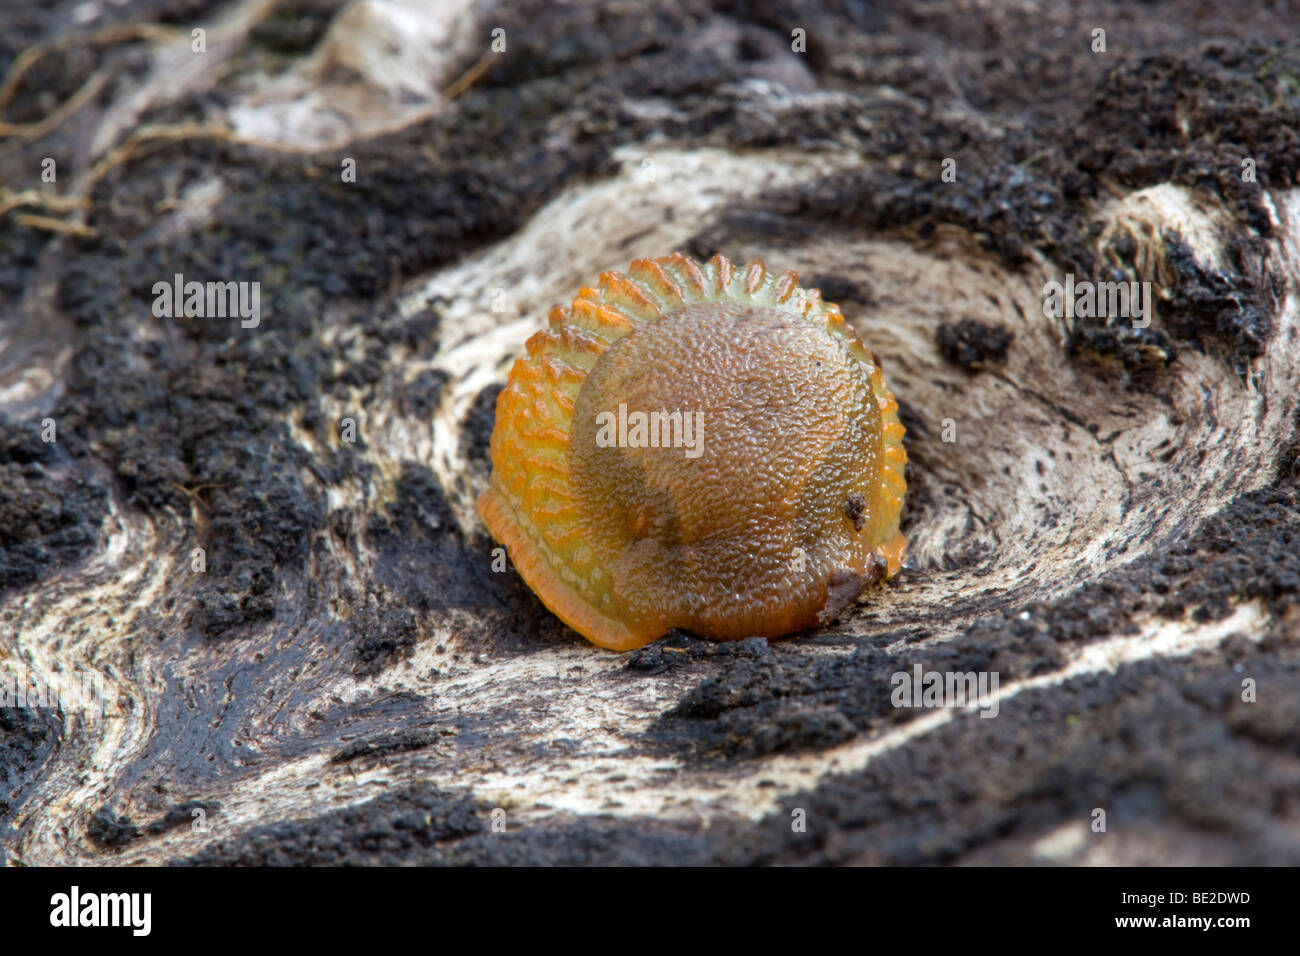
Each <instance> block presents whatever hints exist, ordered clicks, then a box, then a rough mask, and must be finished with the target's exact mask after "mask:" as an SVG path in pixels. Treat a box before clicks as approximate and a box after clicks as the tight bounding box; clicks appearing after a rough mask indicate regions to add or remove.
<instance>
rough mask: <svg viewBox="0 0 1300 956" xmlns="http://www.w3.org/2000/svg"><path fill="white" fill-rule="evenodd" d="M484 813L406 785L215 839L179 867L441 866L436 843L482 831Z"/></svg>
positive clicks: (461, 799)
mask: <svg viewBox="0 0 1300 956" xmlns="http://www.w3.org/2000/svg"><path fill="white" fill-rule="evenodd" d="M488 810H489V808H487V807H485V806H484V805H483V804H481V803H479V802H478V801H476V800H473V799H472V798H469V797H465V796H462V795H458V794H454V793H449V792H447V791H444V790H440V789H438V788H437V787H433V786H430V785H428V784H420V785H414V786H410V787H404V788H402V789H400V790H396V791H394V792H392V793H388V794H385V795H383V796H381V797H377V798H376V799H374V800H372V801H370V802H368V803H362V804H359V805H357V806H352V807H347V808H345V809H342V810H337V811H334V812H331V813H327V814H324V815H322V816H319V817H315V818H312V819H304V820H292V821H286V822H284V823H278V824H274V825H271V826H265V827H258V828H256V829H254V830H253V831H251V832H250V833H247V834H245V835H243V836H242V837H241V838H239V839H237V840H229V841H227V840H216V841H214V842H213V843H212V844H211V845H209V846H208V847H206V848H205V849H204V850H203V851H202V852H200V853H197V854H195V855H193V856H190V857H186V858H183V859H177V860H173V861H171V863H172V865H180V866H356V865H362V864H365V865H381V866H395V865H399V864H402V865H408V866H409V865H412V864H429V863H436V862H441V860H442V851H441V849H440V845H441V844H442V843H444V842H445V841H448V840H455V839H459V838H463V837H466V836H469V835H471V834H475V833H479V832H482V831H483V830H484V829H486V828H487V825H488V819H489V818H488Z"/></svg>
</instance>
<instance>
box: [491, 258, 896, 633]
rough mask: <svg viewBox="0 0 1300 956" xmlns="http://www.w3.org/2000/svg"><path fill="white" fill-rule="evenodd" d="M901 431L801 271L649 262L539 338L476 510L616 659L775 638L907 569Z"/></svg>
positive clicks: (581, 297) (502, 413)
mask: <svg viewBox="0 0 1300 956" xmlns="http://www.w3.org/2000/svg"><path fill="white" fill-rule="evenodd" d="M902 440H903V426H902V425H901V424H900V423H899V421H898V403H897V402H896V401H895V400H894V396H893V395H892V394H891V393H890V391H889V388H888V387H887V386H886V385H885V379H884V376H883V375H882V374H881V370H880V362H879V360H878V359H876V358H875V357H874V356H873V355H872V354H871V353H870V352H868V351H867V349H866V348H865V347H863V345H862V343H861V342H860V341H859V339H858V337H857V335H856V334H855V333H854V332H853V330H852V329H851V328H850V327H849V326H848V325H847V324H846V323H845V321H844V316H843V314H842V313H841V312H840V310H839V307H838V306H836V305H832V304H830V303H826V302H823V301H822V299H821V294H820V293H819V292H818V291H817V290H816V289H803V288H801V287H800V286H799V284H798V278H797V277H796V276H795V274H794V273H793V272H781V273H777V274H773V273H770V272H768V270H767V269H766V268H765V267H764V265H763V263H762V262H760V261H758V260H754V261H752V262H750V263H749V264H748V265H746V266H744V267H740V268H738V267H736V266H734V265H733V264H732V263H731V262H729V261H727V260H726V259H725V258H723V257H722V256H715V257H714V258H713V259H711V260H710V261H709V262H707V263H703V264H701V263H699V262H696V261H695V260H694V259H691V258H690V257H688V256H684V255H681V254H675V255H671V256H666V257H663V258H660V259H639V260H637V261H635V262H633V263H632V265H631V267H630V268H629V269H628V271H627V273H626V274H622V273H619V272H606V273H604V274H603V275H602V276H601V277H600V281H599V284H598V286H597V287H596V288H582V289H580V290H579V291H578V295H577V298H575V299H574V300H573V305H572V306H570V307H569V308H567V309H563V308H556V309H554V310H553V311H552V312H551V315H550V322H549V325H548V327H547V328H545V329H543V330H542V331H540V332H538V333H536V334H535V335H533V336H532V337H531V338H530V339H529V340H528V343H527V355H526V356H525V357H523V358H520V359H518V360H517V361H516V362H515V364H514V367H513V368H512V369H511V371H510V375H509V378H508V380H507V382H506V387H505V389H504V390H503V391H502V392H501V394H500V396H499V397H498V399H497V408H496V424H495V426H494V428H493V431H492V477H491V479H490V482H489V486H488V488H487V489H486V490H485V491H484V492H483V493H482V495H480V496H479V499H478V513H479V515H480V516H481V517H482V518H483V521H484V522H485V523H486V524H487V527H488V530H489V531H491V533H492V536H493V537H494V538H495V539H496V540H497V541H498V542H500V543H501V544H503V545H505V547H506V549H507V551H508V552H509V554H510V557H511V559H512V560H513V562H514V565H515V567H516V568H517V569H518V570H519V573H520V574H521V575H523V578H524V580H525V581H526V582H528V585H529V586H530V587H531V588H532V589H533V590H534V591H535V592H536V593H537V595H538V596H539V597H540V598H541V599H542V601H543V602H544V603H545V604H546V606H547V607H548V608H550V609H551V610H552V611H553V612H554V613H555V614H556V615H557V616H559V617H560V618H561V619H562V620H563V621H564V622H565V623H566V624H568V625H569V626H570V627H572V628H573V629H574V630H576V631H578V632H579V633H581V634H582V635H583V636H584V637H586V638H587V639H588V640H590V641H591V642H592V643H594V644H598V645H600V646H601V647H607V648H610V649H612V650H617V651H625V650H631V649H633V648H636V647H641V646H642V645H644V644H648V643H649V642H650V641H652V640H654V639H655V638H657V637H660V636H662V635H663V634H664V633H666V632H667V631H668V630H670V629H671V628H675V627H676V628H684V629H686V630H689V631H692V632H694V633H696V634H698V635H700V636H703V637H707V638H711V639H713V640H719V641H726V640H735V639H738V638H745V637H778V636H780V635H783V634H790V633H793V632H796V631H803V630H808V629H809V628H812V627H816V626H818V625H821V624H826V623H829V622H830V621H831V620H833V619H834V618H835V617H836V616H837V615H838V614H839V612H840V611H841V610H843V609H844V608H845V607H846V606H847V605H848V604H850V603H851V602H852V601H853V600H854V599H855V598H856V597H857V595H858V593H859V592H860V591H861V590H862V589H863V588H864V587H865V586H866V585H867V584H869V583H871V582H873V581H877V580H880V579H883V578H886V577H889V576H891V575H893V574H895V573H896V572H897V571H898V569H899V566H900V565H901V564H902V561H903V555H904V552H905V551H906V548H907V543H906V542H905V541H904V539H903V536H902V535H901V534H900V533H899V530H898V520H899V511H900V509H901V507H902V501H903V493H904V491H905V490H906V484H905V482H904V479H903V469H904V466H905V465H906V463H907V455H906V453H905V452H904V451H903V444H902Z"/></svg>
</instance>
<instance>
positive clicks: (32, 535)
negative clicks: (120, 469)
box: [0, 416, 108, 591]
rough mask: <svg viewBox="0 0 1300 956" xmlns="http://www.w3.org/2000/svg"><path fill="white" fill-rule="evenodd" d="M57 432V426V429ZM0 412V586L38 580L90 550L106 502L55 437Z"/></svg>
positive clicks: (102, 492)
mask: <svg viewBox="0 0 1300 956" xmlns="http://www.w3.org/2000/svg"><path fill="white" fill-rule="evenodd" d="M56 435H57V432H56ZM39 436H40V428H39V426H38V427H24V426H22V425H19V424H18V423H15V422H12V421H10V420H8V419H7V418H4V417H3V416H0V591H4V590H6V589H8V588H13V587H21V586H23V585H27V584H31V583H33V582H35V581H37V580H39V579H40V578H41V577H43V576H44V575H46V574H48V573H50V572H51V571H53V570H56V569H58V568H61V567H65V566H67V565H70V564H73V563H74V562H76V561H79V560H81V559H82V558H84V557H85V556H86V555H88V554H90V553H91V552H92V551H93V549H94V547H95V545H96V543H97V542H98V540H99V533H100V525H101V524H102V523H103V520H104V516H105V514H106V513H107V508H108V500H107V499H108V496H107V492H106V490H105V488H104V487H103V485H101V484H99V483H98V482H96V481H93V480H89V479H87V478H86V477H85V475H84V474H82V473H81V472H80V471H79V470H78V469H77V468H76V466H75V463H74V462H73V461H72V459H71V456H70V455H69V454H68V453H67V452H66V451H65V450H64V448H66V446H67V441H66V436H65V441H64V444H63V445H62V446H61V445H60V444H59V443H58V442H57V440H56V441H54V442H49V443H47V442H45V441H43V440H41V438H40V437H39Z"/></svg>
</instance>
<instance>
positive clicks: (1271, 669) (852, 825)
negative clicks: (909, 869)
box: [756, 643, 1300, 865]
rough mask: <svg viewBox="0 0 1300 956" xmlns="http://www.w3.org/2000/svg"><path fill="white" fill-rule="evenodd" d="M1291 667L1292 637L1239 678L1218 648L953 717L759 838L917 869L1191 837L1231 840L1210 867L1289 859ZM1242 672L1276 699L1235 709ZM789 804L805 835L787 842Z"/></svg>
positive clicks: (1105, 854) (1112, 854)
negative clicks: (1099, 828)
mask: <svg viewBox="0 0 1300 956" xmlns="http://www.w3.org/2000/svg"><path fill="white" fill-rule="evenodd" d="M1298 666H1300V657H1298V655H1297V653H1296V645H1295V644H1294V643H1292V644H1288V645H1286V646H1285V647H1282V648H1278V649H1277V650H1275V651H1273V652H1268V653H1265V654H1260V655H1256V656H1255V657H1254V658H1253V659H1252V661H1251V662H1250V664H1249V665H1247V666H1245V667H1241V668H1237V669H1234V668H1231V667H1225V661H1224V658H1223V655H1222V654H1221V653H1219V652H1217V651H1216V652H1208V653H1205V654H1201V655H1197V656H1195V657H1193V658H1190V659H1175V660H1161V661H1144V662H1141V663H1138V664H1134V665H1130V666H1126V667H1124V668H1121V670H1120V671H1119V672H1118V673H1116V674H1115V675H1113V676H1110V675H1107V676H1096V677H1087V678H1080V679H1078V680H1075V681H1071V682H1069V683H1068V684H1065V685H1062V686H1061V687H1059V688H1052V689H1050V690H1042V691H1028V692H1025V693H1022V694H1020V695H1018V696H1017V697H1015V698H1013V699H1012V700H1010V701H1005V702H1003V704H1002V708H1001V710H1000V712H999V714H998V716H997V717H996V718H995V719H992V720H984V719H982V718H980V717H979V716H978V715H977V713H976V712H972V713H970V714H967V715H964V716H961V717H958V718H957V719H954V720H952V721H951V722H949V723H948V724H946V725H945V726H944V727H942V728H941V729H939V730H936V731H934V732H932V733H930V734H928V735H926V736H925V737H922V738H918V739H917V740H915V741H913V743H912V744H911V745H910V746H908V747H907V748H904V749H898V750H895V751H892V752H889V753H886V754H883V755H881V756H879V757H877V758H876V759H874V760H873V761H872V762H871V763H870V764H869V765H868V767H867V769H866V770H864V771H862V772H860V773H854V774H849V775H845V776H842V777H839V778H835V779H832V780H830V781H828V782H826V783H824V784H823V785H822V786H820V787H818V788H817V790H816V791H813V792H807V793H802V794H798V795H796V796H794V797H791V798H788V799H786V800H783V801H782V804H783V809H782V810H781V811H777V812H775V813H773V814H772V815H771V816H770V817H769V818H768V819H767V820H765V821H764V823H763V824H762V826H761V831H762V836H761V837H759V838H757V840H756V842H758V843H760V844H761V845H762V846H763V851H762V858H763V860H764V862H769V863H796V862H797V863H858V864H876V865H881V864H883V865H891V864H892V865H923V864H940V863H958V862H962V861H963V860H965V859H970V858H971V856H972V855H973V854H975V853H976V852H977V851H981V852H984V853H988V854H991V857H990V856H985V857H983V859H985V861H986V862H987V861H989V860H990V859H991V860H993V861H997V862H1004V863H1016V864H1022V865H1023V864H1030V863H1044V862H1074V863H1081V862H1082V863H1086V862H1098V863H1100V862H1106V861H1109V862H1129V863H1143V862H1145V863H1150V862H1153V861H1154V860H1155V859H1161V858H1163V859H1180V858H1188V857H1190V858H1195V856H1196V853H1197V847H1196V844H1197V843H1198V842H1199V841H1204V840H1206V839H1208V838H1212V837H1216V836H1226V837H1228V838H1229V839H1228V841H1226V843H1227V846H1226V847H1225V848H1224V850H1225V851H1226V859H1219V860H1218V862H1221V863H1232V864H1236V865H1294V864H1295V862H1296V861H1297V860H1298V859H1300V844H1297V842H1296V839H1295V837H1294V835H1293V834H1290V833H1288V832H1287V831H1286V829H1285V824H1284V823H1282V822H1280V821H1279V820H1278V819H1277V817H1275V816H1274V814H1275V811H1276V808H1277V806H1278V801H1282V803H1283V804H1287V803H1290V802H1292V797H1291V796H1290V794H1293V793H1294V790H1295V786H1296V782H1297V777H1296V770H1295V765H1294V761H1292V760H1286V759H1282V760H1278V759H1276V758H1277V757H1278V756H1279V755H1280V754H1281V753H1286V752H1292V753H1293V752H1294V748H1295V747H1296V745H1297V738H1296V730H1295V727H1294V725H1292V726H1291V727H1290V728H1289V729H1288V730H1287V731H1283V732H1281V734H1280V736H1279V735H1278V734H1277V732H1276V728H1277V727H1278V726H1279V725H1278V723H1277V722H1278V721H1279V720H1281V719H1284V718H1285V715H1287V714H1289V713H1290V709H1291V708H1292V707H1293V699H1292V698H1291V697H1290V695H1289V694H1288V693H1287V692H1286V691H1285V690H1283V688H1285V687H1288V686H1293V685H1294V681H1295V680H1296V679H1297V676H1298V674H1297V667H1298ZM1246 675H1250V676H1255V677H1257V679H1258V680H1259V682H1260V685H1261V686H1264V685H1265V684H1266V683H1267V682H1269V681H1270V679H1271V680H1272V681H1273V683H1274V687H1275V688H1276V689H1277V690H1278V691H1280V692H1281V693H1278V694H1276V695H1274V696H1273V697H1272V698H1271V702H1269V703H1255V704H1245V703H1242V701H1241V699H1240V695H1241V679H1242V677H1243V676H1246ZM1252 708H1258V709H1257V710H1252ZM1246 715H1252V716H1249V717H1248V716H1246ZM1256 715H1257V716H1256ZM1243 721H1246V722H1248V723H1250V724H1252V725H1253V724H1255V723H1256V722H1258V723H1260V724H1262V725H1263V726H1265V727H1268V728H1270V729H1269V730H1268V731H1266V732H1265V734H1264V736H1265V742H1260V741H1258V740H1254V739H1251V738H1249V737H1248V736H1247V734H1248V733H1249V731H1247V732H1246V733H1243V731H1242V729H1241V727H1242V722H1243ZM1044 727H1049V728H1051V732H1050V733H1044V731H1043V728H1044ZM796 808H800V809H803V810H804V811H805V813H806V818H807V821H808V826H807V833H806V834H794V833H791V826H790V819H791V812H792V811H793V810H794V809H796ZM1095 809H1102V810H1105V811H1106V826H1107V830H1106V832H1105V833H1093V832H1092V831H1091V830H1090V825H1091V823H1092V821H1093V819H1094V817H1093V813H1094V810H1095ZM1285 816H1286V814H1285V813H1284V814H1283V817H1285ZM1063 825H1064V826H1069V827H1071V828H1075V829H1078V830H1079V833H1078V836H1077V838H1076V839H1075V840H1073V841H1071V842H1070V844H1069V845H1070V846H1071V847H1072V848H1073V849H1071V850H1070V851H1069V852H1068V853H1067V854H1065V855H1063V856H1061V857H1058V858H1053V855H1052V853H1053V851H1052V849H1051V847H1050V845H1048V846H1043V845H1041V844H1040V843H1039V841H1040V840H1041V839H1042V838H1043V837H1046V836H1048V835H1049V834H1051V833H1052V832H1054V831H1055V830H1056V829H1057V828H1058V827H1061V826H1063ZM1170 831H1172V832H1173V833H1174V834H1175V835H1176V836H1178V837H1181V838H1182V839H1183V840H1185V841H1186V842H1187V848H1186V849H1185V850H1183V851H1179V850H1178V849H1177V848H1176V846H1168V845H1164V846H1161V845H1159V842H1157V843H1156V844H1154V845H1151V846H1150V847H1149V848H1147V853H1148V854H1149V856H1147V857H1146V858H1145V859H1143V858H1142V856H1138V858H1136V859H1134V858H1132V857H1126V854H1125V850H1126V849H1127V848H1128V847H1127V846H1126V844H1128V845H1137V846H1139V847H1141V845H1142V842H1143V837H1142V835H1143V834H1147V835H1148V836H1147V838H1148V839H1149V838H1150V835H1152V834H1155V835H1157V836H1159V835H1160V834H1162V833H1168V832H1170ZM1183 854H1186V856H1185V857H1184V856H1183Z"/></svg>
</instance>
